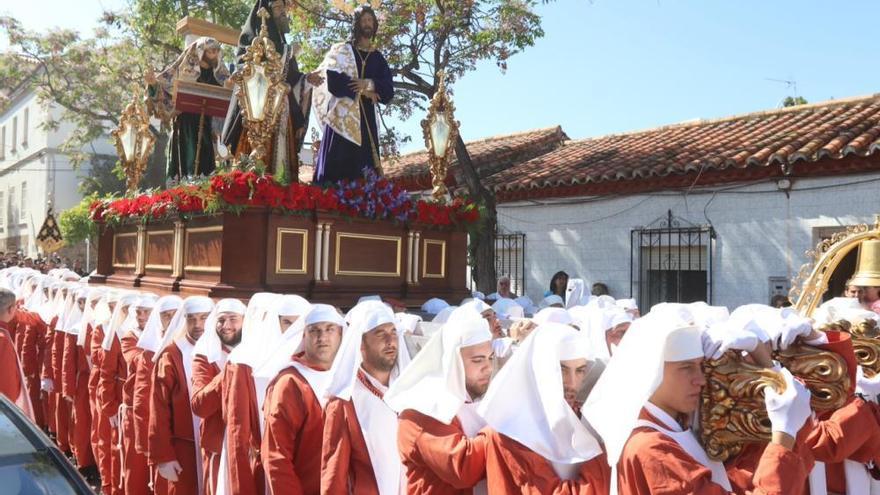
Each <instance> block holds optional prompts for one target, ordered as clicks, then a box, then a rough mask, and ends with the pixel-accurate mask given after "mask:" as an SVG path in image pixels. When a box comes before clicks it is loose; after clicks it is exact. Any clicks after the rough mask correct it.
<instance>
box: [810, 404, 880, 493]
mask: <svg viewBox="0 0 880 495" xmlns="http://www.w3.org/2000/svg"><path fill="white" fill-rule="evenodd" d="M806 444H807V446H808V447H809V448H810V449H811V451H812V453H813V456H814V457H815V458H816V460H817V461H820V462H824V463H825V479H826V482H827V485H828V491H829V492H836V493H846V476H845V475H844V471H843V461H845V460H852V461H856V462H860V463H868V462H870V461H875V460H876V461H880V407H878V406H877V404H874V403H870V402H865V401H864V400H862V399H861V398H853V399H852V400H850V402H848V403H847V404H846V405H845V406H843V407H841V408H840V409H838V410H837V411H834V413H833V414H831V416H830V417H829V418H828V419H827V420H825V421H816V422H815V424H814V426H813V428H812V429H811V430H810V432H809V435H808V436H807V438H806Z"/></svg>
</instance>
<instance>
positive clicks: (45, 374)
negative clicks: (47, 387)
mask: <svg viewBox="0 0 880 495" xmlns="http://www.w3.org/2000/svg"><path fill="white" fill-rule="evenodd" d="M56 321H58V317H57V316H56V317H54V318H52V320H51V321H50V322H49V324H48V325H46V331H45V332H44V333H43V338H42V341H41V343H40V348H41V354H40V356H41V357H42V359H41V360H40V379H41V381H42V379H49V380H53V381H54V377H53V374H52V342H53V340H54V339H55V330H54V327H55V322H56ZM40 385H41V386H42V383H41V384H40ZM56 387H57V385H56ZM40 394H41V396H40V398H41V401H42V402H43V416H44V418H45V419H46V427H47V428H48V429H49V431H50V432H51V433H53V434H56V435H57V433H58V425H57V422H56V420H55V409H56V406H57V405H58V393H57V390H53V391H52V392H42V391H41V392H40Z"/></svg>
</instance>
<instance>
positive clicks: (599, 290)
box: [590, 282, 608, 296]
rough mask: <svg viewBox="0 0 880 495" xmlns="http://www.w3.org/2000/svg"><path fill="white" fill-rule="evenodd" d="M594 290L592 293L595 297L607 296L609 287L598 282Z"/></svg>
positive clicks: (594, 285)
mask: <svg viewBox="0 0 880 495" xmlns="http://www.w3.org/2000/svg"><path fill="white" fill-rule="evenodd" d="M592 289H593V290H591V291H590V292H591V293H592V294H593V295H594V296H607V295H608V286H607V285H605V284H603V283H602V282H596V283H595V284H593V287H592Z"/></svg>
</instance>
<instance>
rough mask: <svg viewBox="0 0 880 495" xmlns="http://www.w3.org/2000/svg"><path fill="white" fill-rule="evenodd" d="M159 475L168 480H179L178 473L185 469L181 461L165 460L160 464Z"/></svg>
mask: <svg viewBox="0 0 880 495" xmlns="http://www.w3.org/2000/svg"><path fill="white" fill-rule="evenodd" d="M158 468H159V476H161V477H163V478H165V479H166V480H168V481H177V475H178V474H180V473H181V472H182V471H183V468H182V467H180V463H179V462H177V461H169V462H163V463H161V464H159V466H158Z"/></svg>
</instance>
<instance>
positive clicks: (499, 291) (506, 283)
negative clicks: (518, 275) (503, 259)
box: [486, 275, 516, 301]
mask: <svg viewBox="0 0 880 495" xmlns="http://www.w3.org/2000/svg"><path fill="white" fill-rule="evenodd" d="M495 290H496V292H494V293H492V294H489V296H488V297H486V299H494V300H496V301H497V300H498V299H516V294H514V293H513V292H511V290H510V277H508V276H507V275H502V276H501V277H500V278H499V279H498V283H497V285H496V286H495Z"/></svg>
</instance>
